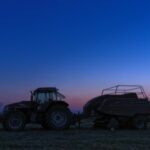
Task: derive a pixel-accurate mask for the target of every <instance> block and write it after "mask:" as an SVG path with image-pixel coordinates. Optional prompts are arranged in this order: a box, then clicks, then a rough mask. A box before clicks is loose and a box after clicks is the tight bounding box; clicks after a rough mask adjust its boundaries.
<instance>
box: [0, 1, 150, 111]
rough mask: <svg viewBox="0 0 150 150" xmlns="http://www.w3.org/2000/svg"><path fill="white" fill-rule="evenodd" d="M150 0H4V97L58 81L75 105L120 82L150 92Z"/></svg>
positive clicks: (0, 61)
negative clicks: (140, 87) (137, 86)
mask: <svg viewBox="0 0 150 150" xmlns="http://www.w3.org/2000/svg"><path fill="white" fill-rule="evenodd" d="M149 67H150V1H149V0H53V1H51V0H21V1H20V0H13V1H12V0H5V1H0V100H1V102H3V103H8V102H13V101H19V100H22V99H27V98H28V97H29V91H30V90H31V89H34V88H36V87H39V86H56V87H58V88H59V89H60V91H61V92H62V93H64V94H65V95H66V96H67V102H68V103H69V104H70V105H71V108H72V109H81V108H82V106H83V104H84V103H85V102H86V101H87V100H89V99H90V98H92V97H93V96H97V95H99V94H100V91H101V89H102V88H106V87H108V86H112V85H115V84H141V85H143V86H144V87H145V89H146V91H147V92H148V93H150V69H149Z"/></svg>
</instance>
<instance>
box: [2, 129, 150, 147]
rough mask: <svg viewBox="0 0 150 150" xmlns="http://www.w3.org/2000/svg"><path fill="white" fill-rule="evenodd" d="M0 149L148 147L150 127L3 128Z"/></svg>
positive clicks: (149, 143) (149, 144)
mask: <svg viewBox="0 0 150 150" xmlns="http://www.w3.org/2000/svg"><path fill="white" fill-rule="evenodd" d="M0 149H3V150H5V149H8V150H9V149H15V150H16V149H22V150H23V149H36V150H38V149H40V150H41V149H45V150H46V149H50V150H78V149H79V150H80V149H82V150H91V149H95V150H100V149H104V150H120V149H121V150H141V149H142V150H149V149H150V129H149V130H145V131H134V130H133V131H132V130H131V131H130V130H120V131H115V132H110V131H105V130H94V129H80V130H79V129H70V130H67V131H45V130H43V129H41V128H36V129H35V128H27V129H26V130H25V131H23V132H6V131H4V130H2V129H1V130H0Z"/></svg>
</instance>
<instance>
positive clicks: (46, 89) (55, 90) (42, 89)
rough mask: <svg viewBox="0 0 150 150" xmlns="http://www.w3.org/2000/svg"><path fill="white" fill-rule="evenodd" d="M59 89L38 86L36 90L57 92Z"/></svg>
mask: <svg viewBox="0 0 150 150" xmlns="http://www.w3.org/2000/svg"><path fill="white" fill-rule="evenodd" d="M57 91H58V89H57V88H56V87H40V88H37V89H36V90H35V91H34V92H57Z"/></svg>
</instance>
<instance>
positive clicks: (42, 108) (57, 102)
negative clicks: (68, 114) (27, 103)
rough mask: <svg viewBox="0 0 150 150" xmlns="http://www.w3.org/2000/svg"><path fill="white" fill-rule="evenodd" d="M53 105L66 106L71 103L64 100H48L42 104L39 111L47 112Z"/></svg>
mask: <svg viewBox="0 0 150 150" xmlns="http://www.w3.org/2000/svg"><path fill="white" fill-rule="evenodd" d="M53 106H64V107H68V106H69V104H68V103H66V102H64V101H52V102H48V103H45V104H44V105H40V106H39V111H41V112H46V111H47V110H48V109H50V108H51V107H53Z"/></svg>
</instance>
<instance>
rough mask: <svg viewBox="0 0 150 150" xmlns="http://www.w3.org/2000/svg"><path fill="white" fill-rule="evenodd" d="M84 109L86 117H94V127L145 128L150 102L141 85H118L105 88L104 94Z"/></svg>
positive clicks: (149, 112)
mask: <svg viewBox="0 0 150 150" xmlns="http://www.w3.org/2000/svg"><path fill="white" fill-rule="evenodd" d="M83 110H84V111H83V112H84V115H85V116H86V117H94V127H105V128H108V129H111V130H114V129H117V128H119V127H129V128H136V129H145V128H146V127H147V123H148V122H149V116H150V102H149V100H148V98H147V96H146V94H145V92H144V89H143V88H142V87H141V86H137V85H136V86H135V85H118V86H114V87H111V88H108V89H104V90H103V91H102V95H101V96H98V97H96V98H93V99H92V100H90V101H89V102H87V103H86V105H85V106H84V108H83Z"/></svg>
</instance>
